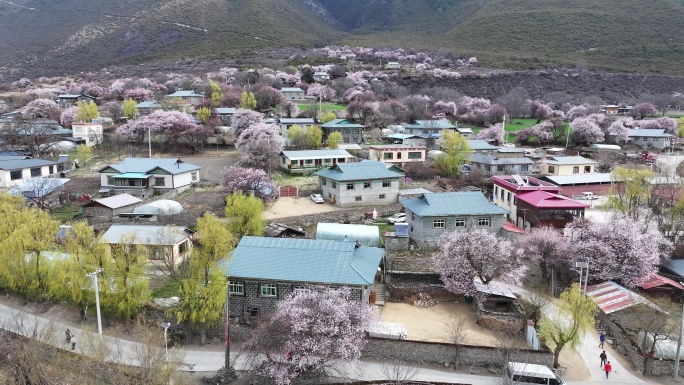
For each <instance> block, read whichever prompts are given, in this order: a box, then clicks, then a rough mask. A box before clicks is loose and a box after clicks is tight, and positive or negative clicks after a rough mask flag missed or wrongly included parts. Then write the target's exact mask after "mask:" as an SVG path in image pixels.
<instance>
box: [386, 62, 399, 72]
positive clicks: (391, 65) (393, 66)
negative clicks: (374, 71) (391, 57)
mask: <svg viewBox="0 0 684 385" xmlns="http://www.w3.org/2000/svg"><path fill="white" fill-rule="evenodd" d="M385 69H388V70H398V69H401V64H399V62H396V61H391V62H388V63H387V64H386V65H385Z"/></svg>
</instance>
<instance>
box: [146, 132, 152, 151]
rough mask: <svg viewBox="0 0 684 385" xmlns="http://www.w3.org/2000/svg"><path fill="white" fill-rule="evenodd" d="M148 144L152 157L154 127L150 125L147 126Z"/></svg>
mask: <svg viewBox="0 0 684 385" xmlns="http://www.w3.org/2000/svg"><path fill="white" fill-rule="evenodd" d="M147 145H148V148H149V152H150V158H152V128H151V126H149V125H148V126H147Z"/></svg>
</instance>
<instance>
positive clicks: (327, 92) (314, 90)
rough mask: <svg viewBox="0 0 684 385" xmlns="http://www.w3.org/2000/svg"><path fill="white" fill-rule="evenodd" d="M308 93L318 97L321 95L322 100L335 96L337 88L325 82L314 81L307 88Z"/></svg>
mask: <svg viewBox="0 0 684 385" xmlns="http://www.w3.org/2000/svg"><path fill="white" fill-rule="evenodd" d="M306 95H307V96H314V97H316V98H318V97H320V98H321V99H322V100H326V101H327V100H330V99H332V98H334V97H335V90H333V89H332V88H330V87H328V86H326V85H323V84H319V83H313V84H311V85H310V86H309V89H308V90H306Z"/></svg>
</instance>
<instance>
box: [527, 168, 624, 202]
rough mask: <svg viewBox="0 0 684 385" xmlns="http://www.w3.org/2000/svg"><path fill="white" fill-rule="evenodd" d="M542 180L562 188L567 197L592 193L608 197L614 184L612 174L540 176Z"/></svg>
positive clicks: (562, 192)
mask: <svg viewBox="0 0 684 385" xmlns="http://www.w3.org/2000/svg"><path fill="white" fill-rule="evenodd" d="M539 179H540V180H542V181H544V182H549V183H551V184H554V185H556V186H558V187H560V188H561V189H562V190H561V192H560V194H562V195H565V196H567V197H571V198H572V197H573V196H575V195H581V194H583V193H585V192H590V193H592V194H594V195H607V194H608V192H609V191H610V189H611V187H612V186H613V184H614V183H615V182H613V180H612V177H611V175H610V173H597V174H578V175H558V176H556V175H547V176H540V177H539Z"/></svg>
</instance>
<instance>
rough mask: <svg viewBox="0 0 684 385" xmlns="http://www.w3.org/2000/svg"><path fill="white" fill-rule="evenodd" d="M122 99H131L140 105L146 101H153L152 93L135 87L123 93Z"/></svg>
mask: <svg viewBox="0 0 684 385" xmlns="http://www.w3.org/2000/svg"><path fill="white" fill-rule="evenodd" d="M123 97H124V99H133V100H135V101H136V102H138V103H140V102H144V101H148V100H154V92H152V91H150V90H148V89H145V88H141V87H136V88H131V89H129V90H126V91H124V93H123Z"/></svg>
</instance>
